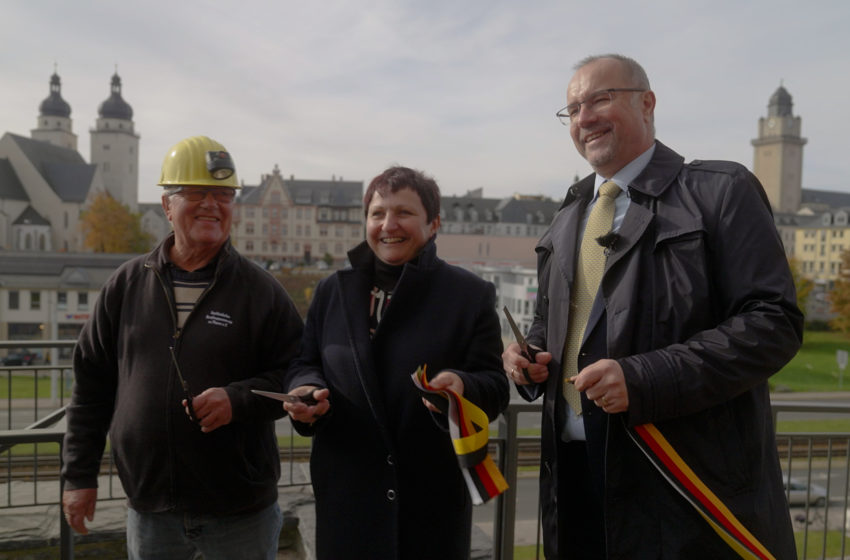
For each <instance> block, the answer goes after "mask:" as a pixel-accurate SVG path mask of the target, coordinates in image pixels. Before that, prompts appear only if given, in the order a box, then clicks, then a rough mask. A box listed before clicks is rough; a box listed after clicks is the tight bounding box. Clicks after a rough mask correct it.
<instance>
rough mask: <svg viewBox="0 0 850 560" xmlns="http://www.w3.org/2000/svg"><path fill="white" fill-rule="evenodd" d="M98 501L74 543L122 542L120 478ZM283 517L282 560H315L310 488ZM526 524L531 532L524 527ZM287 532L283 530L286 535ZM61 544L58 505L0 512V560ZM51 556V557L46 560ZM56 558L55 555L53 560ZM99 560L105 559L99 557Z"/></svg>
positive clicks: (301, 470) (476, 542)
mask: <svg viewBox="0 0 850 560" xmlns="http://www.w3.org/2000/svg"><path fill="white" fill-rule="evenodd" d="M281 471H282V475H281V480H282V481H283V482H284V483H292V484H299V483H303V482H305V481H306V480H307V464H306V463H295V464H293V465H292V468H290V464H289V463H283V464H281ZM99 484H100V489H99V493H100V496H101V497H103V496H106V495H108V493H109V489H110V486H111V488H112V492H113V494H112V495H113V496H115V497H116V498H117V499H115V500H110V501H101V502H98V504H97V511H96V512H95V518H94V520H93V521H92V522H91V523H87V526H88V527H89V531H90V533H89V535H90V537H89V538H80V537H76V538H75V543H78V544H79V543H86V542H91V541H93V540H100V541H104V540H109V539H111V540H115V539H121V538H123V533H124V530H125V523H126V515H127V510H126V506H125V505H124V500H123V499H121V498H123V496H124V494H123V492H122V491H121V485H120V483H119V482H118V480H117V478H114V479H113V480H112V481H111V482H110V480H109V479H108V478H107V477H101V480H100V482H99ZM34 491H37V495H38V500H39V501H42V502H48V501H52V500H55V499H56V498H55V497H56V496H58V494H59V483H58V482H43V483H39V485H38V487H37V488H34V487H33V485H32V484H30V483H18V482H14V483H13V484H12V489H11V493H10V492H9V491H8V486H7V485H5V484H0V502H2V503H3V504H6V503H7V501H9V503H11V504H15V503H31V502H32V501H33V493H34ZM278 502H279V504H280V507H281V510H282V511H283V512H284V518H285V521H284V523H297V524H298V525H297V526H298V530H297V537H296V539H295V542H294V543H289V542H287V543H285V544H286V545H287V548H285V549H281V550H280V552H279V554H278V560H313V559H314V558H315V554H314V543H313V535H314V534H315V510H314V499H313V492H312V489H311V488H310V487H309V486H291V487H285V488H281V489H280V497H279V500H278ZM525 525H528V527H525ZM535 530H536V523H527V524H523V523H522V522H520V524H519V526H518V527H517V543H516V544H534V531H535ZM284 533H285V531H284ZM492 533H493V527H492V523H487V522H483V523H481V522H479V523H478V524H477V526H476V527H475V528H474V530H473V556H472V558H490V551H491V546H492V545H491V537H492ZM58 539H59V506H58V505H56V504H53V505H42V506H28V507H20V508H0V560H5V559H7V558H14V557H15V556H13V554H12V552H11V551H12V550H13V549H17V548H20V546H21V545H22V544H23V543H45V542H46V543H52V544H54V545H56V549H55V550H56V551H57V554H58V545H57V544H56V543H58ZM47 557H49V556H47ZM54 557H55V556H54ZM99 557H100V558H103V557H104V556H102V555H100V556H99Z"/></svg>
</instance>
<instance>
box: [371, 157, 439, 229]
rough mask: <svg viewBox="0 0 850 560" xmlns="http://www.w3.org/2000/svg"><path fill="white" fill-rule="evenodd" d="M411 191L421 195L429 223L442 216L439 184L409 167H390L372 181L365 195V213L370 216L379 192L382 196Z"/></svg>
mask: <svg viewBox="0 0 850 560" xmlns="http://www.w3.org/2000/svg"><path fill="white" fill-rule="evenodd" d="M405 188H407V189H411V190H413V191H414V192H415V193H416V194H418V195H419V200H421V201H422V206H424V207H425V217H426V219H427V220H428V223H431V222H433V221H434V220H435V219H436V218H437V216H439V215H440V187H438V186H437V182H436V181H435V180H434V179H432V178H431V177H428V176H427V175H425V174H424V173H423V172H421V171H418V170H416V169H410V168H409V167H401V166H395V167H390V168H389V169H387V170H385V171H384V172H383V173H381V174H380V175H378V176H377V177H375V178H374V179H372V182H371V183H369V187H368V188H367V189H366V194H364V195H363V212H364V214H368V212H369V203H370V202H372V197H373V196H374V195H375V193H376V192H377V193H378V194H380V195H381V196H385V195H386V194H387V193H394V192H398V191H399V190H400V189H405Z"/></svg>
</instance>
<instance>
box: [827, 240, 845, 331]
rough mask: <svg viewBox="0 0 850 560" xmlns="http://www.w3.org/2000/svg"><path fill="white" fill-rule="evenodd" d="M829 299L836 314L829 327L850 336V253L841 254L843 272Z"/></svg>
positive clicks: (831, 308)
mask: <svg viewBox="0 0 850 560" xmlns="http://www.w3.org/2000/svg"><path fill="white" fill-rule="evenodd" d="M828 297H829V305H830V310H831V311H832V312H833V313H835V317H834V318H832V319H831V320H830V321H829V326H830V327H832V328H833V329H835V330H837V331H841V332H842V333H844V334H850V251H844V252H843V253H841V272H840V273H839V275H838V280H836V281H835V284H834V286H833V288H832V290H831V291H830V292H829V296H828Z"/></svg>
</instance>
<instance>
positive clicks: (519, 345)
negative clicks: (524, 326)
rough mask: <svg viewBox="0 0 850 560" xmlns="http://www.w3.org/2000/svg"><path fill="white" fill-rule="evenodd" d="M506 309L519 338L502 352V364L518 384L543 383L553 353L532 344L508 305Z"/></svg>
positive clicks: (509, 320)
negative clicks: (520, 328)
mask: <svg viewBox="0 0 850 560" xmlns="http://www.w3.org/2000/svg"><path fill="white" fill-rule="evenodd" d="M504 311H505V317H507V319H508V324H509V325H510V326H511V330H512V331H513V333H514V337H516V340H517V341H516V342H512V343H510V344H509V345H508V347H507V348H506V349H505V351H504V352H503V353H502V366H503V367H504V368H505V373H507V374H508V377H510V378H511V380H512V381H513V382H514V383H516V384H517V385H529V384H531V383H543V382H544V381H546V379H548V377H549V368H548V367H546V364H548V363H549V361H550V360H551V359H552V354H550V353H549V352H542V351H541V350H540V349H539V348H535V347H533V346H530V345H529V344H528V342H527V341H526V340H525V337H524V336H523V335H522V333H521V332H520V330H519V327H518V326H517V324H516V323H515V322H514V318H513V317H512V316H511V312H510V311H508V308H507V307H505V308H504Z"/></svg>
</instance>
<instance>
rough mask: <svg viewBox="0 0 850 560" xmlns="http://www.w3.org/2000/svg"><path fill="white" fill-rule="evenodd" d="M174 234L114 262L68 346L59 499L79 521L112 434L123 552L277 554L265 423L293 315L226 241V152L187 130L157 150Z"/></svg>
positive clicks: (140, 555)
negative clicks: (69, 377)
mask: <svg viewBox="0 0 850 560" xmlns="http://www.w3.org/2000/svg"><path fill="white" fill-rule="evenodd" d="M159 184H160V185H162V186H163V187H164V188H165V189H164V192H163V195H162V207H163V209H164V211H165V214H166V216H167V217H168V219H169V221H170V222H171V224H172V227H173V229H174V232H173V233H172V234H171V235H170V236H168V237H167V238H166V239H165V240H164V241H163V242H162V243H161V244H160V245H159V246H158V247H157V248H155V249H154V250H153V251H152V252H151V253H150V254H148V255H143V256H140V257H137V258H135V259H131V260H130V261H128V262H127V263H125V264H124V265H122V266H121V267H120V268H119V269H118V270H117V271H116V272H115V273H114V274H113V275H112V277H111V278H110V279H109V280H108V281H107V282H106V284H105V285H104V287H103V289H102V290H101V293H100V296H99V298H98V301H97V303H96V305H95V309H94V311H93V313H92V316H91V318H90V319H89V321H88V322H87V323H86V324H85V326H84V327H83V329H82V331H81V333H80V337H79V340H78V342H77V346H76V348H75V350H74V375H75V384H74V391H73V395H72V399H71V404H70V405H69V406H68V409H67V421H68V430H67V433H66V435H65V443H64V447H63V458H64V467H63V477H64V481H65V490H64V493H63V499H62V503H63V508H64V512H65V518H66V520H67V522H68V524H69V525H70V526H71V527H72V528H73V529H74V530H75V531H77V532H79V533H83V534H85V533H87V528H86V520H88V521H91V520H92V519H93V517H94V513H95V504H96V500H97V482H98V471H99V467H100V461H101V455H102V454H103V449H104V445H105V440H106V435H107V432H108V435H109V442H110V445H111V449H112V455H113V458H114V460H115V465H116V467H117V471H118V474H119V476H120V478H121V482H122V485H123V487H124V491H125V493H126V495H127V502H128V506H129V507H128V514H127V553H128V556H129V558H131V559H160V558H169V559H171V558H175V559H176V558H185V559H187V560H188V559H191V558H196V557H197V555H198V554H202V555H203V558H205V559H206V560H213V559H222V560H224V559H231V558H245V559H257V560H260V559H264V560H265V559H273V558H275V556H276V553H277V543H278V539H279V536H280V528H281V525H282V514H281V512H280V509H279V507H278V504H277V480H278V478H279V476H280V457H279V454H278V448H277V439H276V436H275V427H274V421H275V420H276V419H278V418H280V417H282V416H283V414H284V410H283V407H282V406H281V404H280V403H279V402H277V401H274V400H272V399H267V398H264V397H260V396H257V395H255V394H253V393H252V392H251V390H252V389H261V390H267V391H275V392H282V391H283V389H284V387H283V385H282V379H281V377H282V375H283V372H284V371H285V370H286V369H287V368H288V365H289V362H290V360H291V359H292V358H293V356H294V355H295V353H296V350H297V347H298V344H299V342H300V338H301V332H302V329H303V324H302V321H301V318H300V317H299V315H298V313H297V311H296V309H295V307H294V305H293V304H292V301H291V300H290V299H289V296H288V295H287V294H286V292H285V291H284V289H283V287H282V286H281V285H280V283H279V282H278V281H277V280H275V279H274V278H273V277H272V276H271V275H269V274H268V273H267V272H265V271H263V270H262V269H260V267H258V266H256V265H255V264H253V263H251V262H250V261H248V260H247V259H245V258H244V257H242V256H241V255H239V253H238V252H237V251H236V249H235V248H234V247H233V246H232V245H231V244H230V241H229V240H230V224H231V218H232V215H233V206H234V199H235V197H236V191H237V189H239V188H240V185H239V182H238V180H237V178H236V170H235V167H234V164H233V160H232V159H231V157H230V154H229V153H228V152H227V150H226V149H225V148H224V146H222V145H221V144H219V143H218V142H216V141H215V140H212V139H210V138H207V137H205V136H196V137H192V138H187V139H185V140H182V141H181V142H179V143H178V144H176V145H175V146H174V147H173V148H172V149H171V150H169V152H168V154H167V155H166V157H165V161H164V162H163V166H162V176H161V180H160V183H159Z"/></svg>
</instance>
